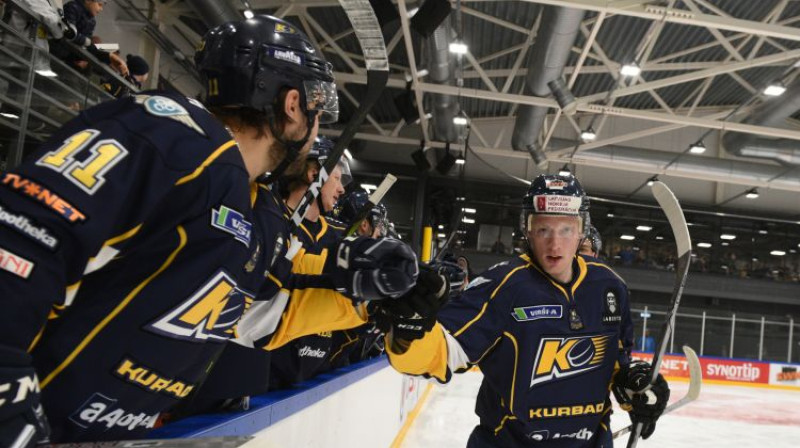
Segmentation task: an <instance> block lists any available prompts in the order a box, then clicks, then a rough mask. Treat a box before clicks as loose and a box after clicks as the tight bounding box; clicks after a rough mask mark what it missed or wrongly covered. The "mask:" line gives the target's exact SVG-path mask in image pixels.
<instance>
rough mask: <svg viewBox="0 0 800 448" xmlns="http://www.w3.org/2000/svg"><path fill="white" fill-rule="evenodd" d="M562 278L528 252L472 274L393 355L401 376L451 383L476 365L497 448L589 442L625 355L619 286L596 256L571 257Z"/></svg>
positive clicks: (623, 295) (624, 294)
mask: <svg viewBox="0 0 800 448" xmlns="http://www.w3.org/2000/svg"><path fill="white" fill-rule="evenodd" d="M573 268H574V278H573V280H572V281H571V282H570V283H569V284H560V283H559V282H557V281H556V280H554V279H553V278H552V277H550V276H549V275H547V274H546V273H544V272H543V271H542V270H540V269H539V268H538V267H537V266H536V265H535V264H534V263H532V262H531V261H530V260H529V259H528V257H527V256H526V255H522V256H520V257H518V258H516V259H513V260H511V261H508V262H504V263H500V264H499V265H496V266H494V267H492V268H491V269H489V270H488V271H486V272H484V273H483V274H481V275H480V276H478V277H477V278H475V279H473V280H472V281H471V283H470V285H469V287H468V288H467V289H466V290H465V291H464V292H463V293H462V294H461V295H460V296H458V297H457V298H455V299H453V300H451V301H449V302H448V303H447V304H446V305H445V306H444V307H443V308H442V310H441V311H440V312H439V314H438V316H437V319H438V322H439V323H438V324H437V326H436V327H435V328H434V329H433V331H431V332H430V333H428V334H426V336H425V337H424V338H423V339H420V340H418V341H414V342H412V343H411V345H410V347H409V348H408V350H407V351H406V352H405V353H403V354H398V353H395V352H393V351H392V350H391V349H390V347H389V346H390V345H391V344H389V343H388V341H387V344H386V347H387V352H388V353H389V357H390V361H391V363H392V365H393V366H394V367H395V368H396V369H398V370H400V371H401V372H404V373H409V374H416V375H426V376H432V377H435V378H437V379H438V380H439V381H442V382H444V381H449V380H450V379H451V374H452V372H461V371H465V370H467V369H468V368H469V367H470V366H472V365H478V366H479V367H480V369H481V371H482V372H483V375H484V379H483V383H482V385H481V388H480V392H479V393H478V398H477V404H476V413H477V414H478V416H479V417H480V425H481V426H482V427H483V429H484V432H487V431H488V432H489V433H491V434H493V435H494V436H495V437H496V438H497V446H503V447H509V448H516V447H533V446H547V447H571V448H575V447H593V446H595V442H596V440H597V439H598V438H600V437H604V436H605V435H607V434H606V431H607V430H608V416H609V414H610V412H611V405H610V400H609V385H610V383H611V381H612V377H613V375H614V372H615V368H617V367H618V366H619V364H627V363H629V362H630V350H631V347H632V345H633V340H632V335H633V327H632V323H631V319H630V309H629V304H628V291H627V287H626V285H625V283H624V282H623V281H622V279H620V278H619V277H618V276H617V275H616V274H615V273H614V272H613V271H612V270H611V269H610V268H609V267H607V266H606V265H604V264H602V263H601V262H599V260H596V259H593V258H588V257H582V256H576V258H575V260H574V262H573Z"/></svg>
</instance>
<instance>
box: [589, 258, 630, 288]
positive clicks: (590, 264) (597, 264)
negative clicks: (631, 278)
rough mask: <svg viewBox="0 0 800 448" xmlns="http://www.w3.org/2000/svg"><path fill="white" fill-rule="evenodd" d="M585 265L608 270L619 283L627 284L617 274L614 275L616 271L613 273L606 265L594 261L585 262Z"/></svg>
mask: <svg viewBox="0 0 800 448" xmlns="http://www.w3.org/2000/svg"><path fill="white" fill-rule="evenodd" d="M586 265H588V266H598V267H601V268H605V269H608V270H609V271H610V272H611V273H612V274H614V276H615V277H617V278H618V279H619V281H621V282H622V283H624V284H626V285H627V283H625V279H623V278H622V277H620V276H619V274H617V273H616V271H614V270H613V269H611V267H610V266H608V265H606V264H604V263H598V262H596V261H587V262H586Z"/></svg>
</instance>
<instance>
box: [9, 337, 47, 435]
mask: <svg viewBox="0 0 800 448" xmlns="http://www.w3.org/2000/svg"><path fill="white" fill-rule="evenodd" d="M39 397H40V392H39V380H38V379H37V378H36V373H35V372H34V370H33V367H31V358H30V355H28V354H27V353H25V352H22V351H20V350H16V349H12V348H9V347H0V446H4V447H13V448H28V447H33V446H35V445H36V444H44V443H49V439H48V438H49V436H50V425H49V424H48V423H47V418H46V417H45V415H44V411H42V406H41V405H40V404H39Z"/></svg>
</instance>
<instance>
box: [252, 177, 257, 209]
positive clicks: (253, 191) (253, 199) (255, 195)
mask: <svg viewBox="0 0 800 448" xmlns="http://www.w3.org/2000/svg"><path fill="white" fill-rule="evenodd" d="M257 197H258V184H257V183H255V182H253V183H251V184H250V208H253V207H255V206H256V198H257Z"/></svg>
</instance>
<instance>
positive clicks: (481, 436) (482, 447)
mask: <svg viewBox="0 0 800 448" xmlns="http://www.w3.org/2000/svg"><path fill="white" fill-rule="evenodd" d="M467 448H503V446H502V445H500V440H499V439H498V438H497V437H495V435H494V434H492V433H491V432H489V430H487V429H486V428H483V427H480V426H476V427H475V429H473V430H472V434H470V435H469V440H468V441H467Z"/></svg>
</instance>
